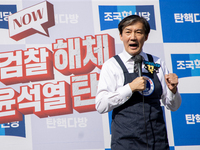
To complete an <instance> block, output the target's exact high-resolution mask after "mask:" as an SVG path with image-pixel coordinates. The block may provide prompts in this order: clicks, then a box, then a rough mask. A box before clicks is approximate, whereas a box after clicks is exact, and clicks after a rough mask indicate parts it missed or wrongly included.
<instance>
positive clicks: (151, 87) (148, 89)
mask: <svg viewBox="0 0 200 150" xmlns="http://www.w3.org/2000/svg"><path fill="white" fill-rule="evenodd" d="M144 77H145V78H146V81H147V83H146V89H145V90H144V91H143V95H144V96H149V95H151V94H152V93H153V91H154V89H155V86H154V83H153V80H152V79H151V78H149V77H147V76H144ZM139 93H140V94H142V92H141V91H139Z"/></svg>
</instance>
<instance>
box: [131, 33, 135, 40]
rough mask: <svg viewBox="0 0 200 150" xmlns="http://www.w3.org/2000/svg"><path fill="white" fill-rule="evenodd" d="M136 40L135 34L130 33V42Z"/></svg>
mask: <svg viewBox="0 0 200 150" xmlns="http://www.w3.org/2000/svg"><path fill="white" fill-rule="evenodd" d="M135 39H136V33H135V32H132V33H131V40H135Z"/></svg>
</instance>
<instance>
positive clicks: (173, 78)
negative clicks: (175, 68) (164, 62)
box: [165, 73, 178, 94]
mask: <svg viewBox="0 0 200 150" xmlns="http://www.w3.org/2000/svg"><path fill="white" fill-rule="evenodd" d="M165 82H166V84H167V86H168V88H169V89H170V90H171V91H172V93H174V94H175V93H176V91H177V85H178V76H177V75H176V74H175V73H169V74H166V75H165Z"/></svg>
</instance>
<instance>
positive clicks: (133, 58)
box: [131, 56, 138, 74]
mask: <svg viewBox="0 0 200 150" xmlns="http://www.w3.org/2000/svg"><path fill="white" fill-rule="evenodd" d="M131 59H132V60H133V61H134V73H137V74H138V65H137V63H135V56H133V57H132V58H131Z"/></svg>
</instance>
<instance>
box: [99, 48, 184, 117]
mask: <svg viewBox="0 0 200 150" xmlns="http://www.w3.org/2000/svg"><path fill="white" fill-rule="evenodd" d="M140 55H141V56H143V58H144V59H145V60H146V61H148V58H147V55H146V53H144V52H141V53H140ZM119 57H120V58H121V60H122V61H123V63H124V65H125V66H126V68H127V70H128V71H129V73H133V70H134V68H133V66H134V62H133V60H131V57H132V56H131V55H130V54H129V53H127V52H126V51H125V50H123V52H122V53H120V54H119ZM153 60H154V63H157V64H160V65H161V67H160V68H159V73H157V76H158V78H159V80H160V82H161V85H162V89H163V93H162V96H161V99H162V103H163V104H164V105H165V106H166V108H167V109H170V110H172V111H176V110H177V109H178V108H179V107H180V105H181V96H180V94H179V92H178V91H177V92H176V94H173V93H172V92H171V91H170V90H169V89H168V87H167V85H166V83H165V77H164V76H165V74H168V73H169V72H168V70H167V67H166V65H165V63H164V61H162V60H161V59H160V58H158V57H156V56H153ZM142 72H146V73H147V72H148V71H147V70H146V69H145V68H144V64H142ZM131 95H132V91H131V89H130V86H129V84H126V85H124V73H123V70H122V69H121V67H120V65H119V64H118V62H117V61H116V60H115V58H113V57H112V58H110V59H109V60H107V61H106V62H105V63H104V64H103V66H102V69H101V73H100V78H99V84H98V90H97V95H96V99H95V103H96V109H97V111H98V112H99V113H106V112H109V111H111V110H113V109H114V108H116V107H118V106H120V105H122V104H124V103H125V102H126V101H127V100H128V99H129V98H130V97H131Z"/></svg>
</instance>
